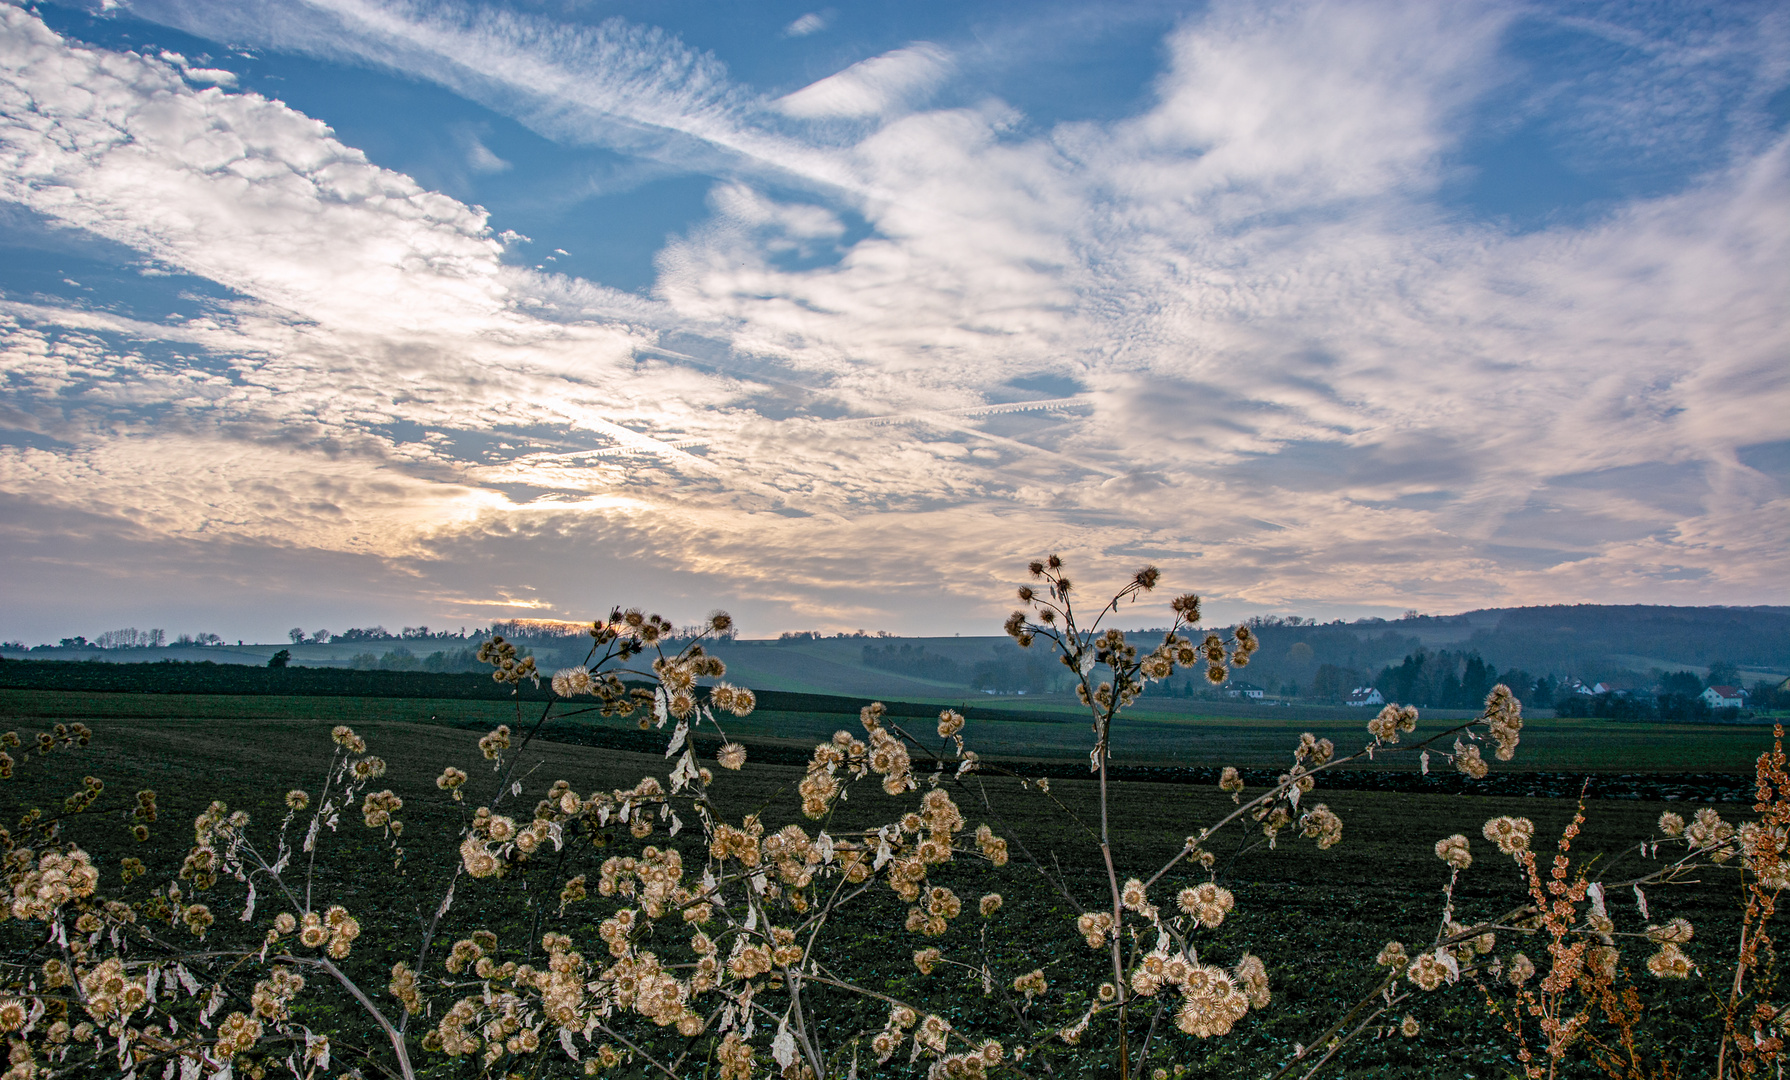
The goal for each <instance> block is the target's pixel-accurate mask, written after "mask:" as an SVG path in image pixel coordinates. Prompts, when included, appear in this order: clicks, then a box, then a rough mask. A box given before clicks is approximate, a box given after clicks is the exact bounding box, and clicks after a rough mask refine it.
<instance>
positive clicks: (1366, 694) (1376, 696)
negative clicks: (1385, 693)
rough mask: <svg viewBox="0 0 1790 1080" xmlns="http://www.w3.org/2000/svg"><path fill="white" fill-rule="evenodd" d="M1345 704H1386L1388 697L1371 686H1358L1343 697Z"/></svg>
mask: <svg viewBox="0 0 1790 1080" xmlns="http://www.w3.org/2000/svg"><path fill="white" fill-rule="evenodd" d="M1343 704H1344V705H1384V704H1386V699H1385V698H1384V697H1382V696H1381V695H1380V692H1379V691H1378V690H1375V689H1374V688H1373V687H1371V686H1357V687H1356V688H1355V689H1353V690H1351V691H1349V696H1348V697H1346V698H1344V699H1343Z"/></svg>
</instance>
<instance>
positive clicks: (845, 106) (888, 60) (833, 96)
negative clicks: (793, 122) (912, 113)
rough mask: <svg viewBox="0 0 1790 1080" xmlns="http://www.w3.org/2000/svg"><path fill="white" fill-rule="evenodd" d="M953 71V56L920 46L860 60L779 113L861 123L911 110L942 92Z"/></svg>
mask: <svg viewBox="0 0 1790 1080" xmlns="http://www.w3.org/2000/svg"><path fill="white" fill-rule="evenodd" d="M950 73H951V54H950V53H948V52H946V51H945V50H944V49H941V48H939V47H938V46H937V45H934V44H932V43H930V42H925V41H921V42H917V43H915V44H913V45H909V46H906V47H905V48H900V49H895V50H892V51H890V52H886V53H883V54H882V55H881V56H873V57H871V58H870V59H868V60H860V61H858V62H857V63H855V64H853V65H852V66H851V67H848V68H846V69H845V70H844V71H841V72H839V73H837V74H834V75H829V76H827V77H826V78H824V79H821V80H820V81H818V82H814V83H810V84H809V85H807V86H804V87H802V88H801V89H800V90H797V91H795V92H794V93H791V94H785V95H784V96H783V97H780V98H778V99H777V101H776V102H775V104H776V107H777V109H778V110H779V111H781V112H783V113H784V114H785V115H788V116H795V117H800V118H802V119H804V120H825V119H839V118H846V119H861V118H864V117H870V116H882V115H885V114H887V113H889V112H891V111H893V110H895V109H899V108H906V107H909V106H911V105H913V104H915V103H916V102H918V101H919V100H921V99H922V98H923V97H924V96H926V95H928V94H930V93H931V92H932V91H933V90H935V89H937V88H938V86H939V84H941V83H942V82H944V81H945V79H946V78H947V77H948V76H949V75H950Z"/></svg>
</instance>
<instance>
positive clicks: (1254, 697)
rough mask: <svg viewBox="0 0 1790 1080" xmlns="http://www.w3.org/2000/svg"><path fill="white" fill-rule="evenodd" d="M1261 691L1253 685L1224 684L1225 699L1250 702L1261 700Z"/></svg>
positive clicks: (1239, 683) (1241, 683) (1242, 683)
mask: <svg viewBox="0 0 1790 1080" xmlns="http://www.w3.org/2000/svg"><path fill="white" fill-rule="evenodd" d="M1262 694H1263V690H1262V688H1261V687H1259V686H1257V685H1256V684H1255V683H1246V682H1228V683H1225V684H1224V695H1225V697H1234V698H1245V699H1247V700H1250V701H1260V700H1262Z"/></svg>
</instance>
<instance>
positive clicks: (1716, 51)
mask: <svg viewBox="0 0 1790 1080" xmlns="http://www.w3.org/2000/svg"><path fill="white" fill-rule="evenodd" d="M1787 126H1790V17H1787V16H1786V15H1785V13H1784V12H1783V11H1782V9H1781V5H1776V4H1771V3H1757V4H1747V3H1731V4H1724V5H1719V6H1715V7H1713V8H1703V7H1698V6H1692V5H1661V4H1592V3H1586V4H1570V3H1556V4H1532V5H1520V4H1500V3H1484V4H1458V5H1433V4H1415V3H1412V4H1400V3H1373V2H1359V3H1305V4H1276V3H1243V2H1238V3H1213V4H1205V5H1201V4H1166V3H1132V4H1125V3H1107V4H1086V3H1076V4H1069V3H1061V4H1051V3H984V4H973V5H965V4H961V3H954V4H943V3H940V4H926V3H911V2H903V3H886V4H857V5H839V6H836V7H830V8H819V9H816V8H809V7H806V6H803V5H773V4H753V5H737V4H705V3H682V2H656V3H632V4H630V3H595V2H593V3H581V2H576V0H536V2H527V0H520V2H517V3H513V4H508V5H504V4H482V5H460V4H429V3H394V2H385V0H315V2H309V3H306V2H299V0H284V2H271V0H249V2H230V3H214V2H206V0H178V2H177V0H140V2H131V0H126V2H122V3H113V2H107V3H103V4H102V3H92V4H55V3H52V4H41V5H35V6H19V5H14V4H0V538H3V539H4V545H3V548H0V560H4V562H5V565H4V566H0V573H4V575H5V580H6V582H7V585H6V586H5V590H6V591H5V593H4V596H5V601H6V603H5V608H6V619H5V623H6V625H4V626H0V635H4V636H6V637H22V638H25V639H27V640H41V639H45V638H54V637H59V636H65V635H71V634H75V633H88V634H91V633H94V632H97V631H98V630H100V629H105V628H109V627H110V626H111V625H113V624H116V625H129V624H136V625H157V626H166V627H168V628H169V629H170V630H171V631H172V632H180V631H182V630H188V631H197V630H213V631H218V632H223V633H224V634H225V636H227V637H232V638H234V637H239V636H241V637H270V636H276V635H277V634H278V633H279V632H281V631H283V629H284V628H285V627H287V626H291V625H294V624H295V623H303V624H305V625H307V626H309V625H312V624H315V625H319V626H325V625H327V626H331V627H337V626H347V625H351V624H354V625H364V624H370V623H373V622H385V623H386V624H388V625H397V624H403V623H411V624H414V623H417V622H430V623H431V624H433V625H456V626H457V625H462V624H468V625H470V624H476V623H478V622H482V621H486V620H489V619H491V618H496V617H504V616H509V615H537V616H553V617H569V618H577V617H580V616H586V617H588V615H589V614H590V613H592V612H596V611H600V610H606V609H607V607H608V606H609V605H610V604H612V603H617V602H619V603H637V604H645V605H649V606H657V607H660V608H662V609H664V610H665V611H666V613H667V614H668V615H672V616H674V617H680V618H682V617H694V616H696V615H700V614H701V613H702V612H704V611H706V610H708V609H709V608H710V607H714V606H724V607H728V608H730V609H732V610H734V611H735V613H736V614H737V615H739V616H740V617H741V619H742V621H743V623H744V625H745V627H746V631H747V632H748V633H749V634H751V633H755V632H761V633H774V632H776V631H778V630H782V629H794V628H810V627H815V628H823V629H855V628H859V627H863V628H872V629H874V628H886V629H890V630H895V631H909V632H920V631H927V632H933V631H937V630H939V629H947V630H964V631H978V630H984V629H986V628H987V627H988V626H991V625H993V624H994V623H993V622H992V621H991V620H998V618H999V616H1000V614H1001V613H1002V612H1003V611H1004V606H1005V605H1004V601H1003V600H1002V597H1003V596H1004V595H1005V594H1006V593H1007V591H1008V589H1009V588H1010V586H1011V584H1012V583H1013V582H1014V581H1015V580H1016V577H1017V571H1018V570H1019V568H1020V567H1021V566H1023V563H1024V561H1025V560H1026V559H1028V558H1030V557H1032V556H1033V555H1035V554H1038V553H1041V552H1044V551H1048V550H1060V551H1062V552H1064V553H1065V554H1066V555H1068V556H1070V557H1071V558H1073V559H1074V560H1075V561H1076V563H1077V564H1078V565H1080V566H1083V567H1085V570H1084V575H1085V576H1088V577H1089V578H1090V579H1098V578H1100V577H1101V576H1103V575H1106V576H1111V577H1114V578H1118V577H1121V576H1123V575H1124V574H1125V573H1127V572H1128V571H1129V570H1130V569H1133V568H1134V567H1133V564H1135V563H1137V562H1138V561H1140V560H1146V559H1147V560H1151V561H1155V562H1158V563H1160V564H1161V565H1162V566H1163V568H1164V569H1165V571H1166V572H1167V574H1168V577H1169V579H1170V581H1171V582H1173V583H1174V584H1175V585H1176V586H1179V587H1186V588H1192V589H1196V590H1198V591H1201V592H1204V593H1206V594H1208V595H1209V596H1210V597H1211V598H1212V610H1213V611H1214V612H1215V613H1216V614H1218V615H1219V616H1221V617H1222V616H1227V615H1235V614H1242V613H1253V612H1279V613H1295V614H1303V615H1307V616H1317V617H1323V618H1329V617H1340V616H1349V617H1352V616H1356V615H1362V614H1384V613H1387V612H1397V611H1402V610H1404V609H1407V608H1418V609H1421V610H1425V611H1435V612H1444V611H1457V610H1465V609H1469V608H1474V607H1483V606H1494V605H1498V606H1502V605H1511V604H1523V603H1550V602H1579V601H1586V602H1608V603H1627V602H1648V603H1730V604H1753V603H1777V604H1783V603H1790V585H1786V584H1785V583H1786V582H1790V574H1786V571H1787V570H1790V553H1787V552H1786V546H1785V543H1784V540H1783V537H1784V536H1785V535H1790V529H1787V526H1790V450H1787V449H1786V448H1787V447H1790V419H1787V418H1790V347H1787V341H1786V338H1787V331H1786V326H1787V325H1790V320H1786V318H1785V314H1786V312H1785V307H1786V302H1785V298H1786V297H1787V296H1790V257H1787V256H1790V250H1787V247H1790V244H1787V241H1790V198H1787V194H1790V187H1787V184H1786V180H1787V164H1790V162H1787V155H1790V139H1787V136H1786V128H1787ZM1141 621H1143V622H1146V623H1147V622H1150V621H1151V619H1150V618H1148V617H1144V618H1142V620H1141Z"/></svg>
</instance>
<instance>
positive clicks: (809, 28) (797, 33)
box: [783, 11, 833, 37]
mask: <svg viewBox="0 0 1790 1080" xmlns="http://www.w3.org/2000/svg"><path fill="white" fill-rule="evenodd" d="M832 21H833V18H832V15H831V14H822V13H821V12H818V11H810V12H809V13H808V14H806V15H803V16H802V17H801V18H799V19H796V20H795V21H794V22H792V23H790V24H789V25H788V26H786V27H784V28H783V36H784V37H807V36H808V35H810V34H818V33H820V32H821V31H822V30H825V29H826V28H827V26H828V25H829V24H830V23H832Z"/></svg>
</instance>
